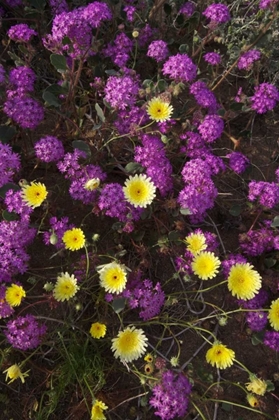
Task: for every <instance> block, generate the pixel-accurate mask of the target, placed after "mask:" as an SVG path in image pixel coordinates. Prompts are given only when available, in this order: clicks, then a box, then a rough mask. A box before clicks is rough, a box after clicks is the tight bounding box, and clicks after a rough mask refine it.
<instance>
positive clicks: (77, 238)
mask: <svg viewBox="0 0 279 420" xmlns="http://www.w3.org/2000/svg"><path fill="white" fill-rule="evenodd" d="M62 241H63V242H64V244H65V248H66V249H69V250H70V251H77V250H78V249H81V248H83V247H84V245H85V236H84V233H83V231H82V230H81V229H79V228H73V229H70V230H66V232H65V233H64V235H63V237H62Z"/></svg>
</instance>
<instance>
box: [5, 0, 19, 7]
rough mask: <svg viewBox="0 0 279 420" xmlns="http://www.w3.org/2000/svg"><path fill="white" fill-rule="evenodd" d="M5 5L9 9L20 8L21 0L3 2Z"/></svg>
mask: <svg viewBox="0 0 279 420" xmlns="http://www.w3.org/2000/svg"><path fill="white" fill-rule="evenodd" d="M5 3H6V4H7V5H8V6H10V7H18V6H22V0H5Z"/></svg>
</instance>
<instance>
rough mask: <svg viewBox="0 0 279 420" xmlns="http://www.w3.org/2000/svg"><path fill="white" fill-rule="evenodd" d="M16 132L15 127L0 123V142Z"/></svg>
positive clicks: (11, 136) (5, 140) (5, 141)
mask: <svg viewBox="0 0 279 420" xmlns="http://www.w3.org/2000/svg"><path fill="white" fill-rule="evenodd" d="M15 134H16V128H15V127H13V126H7V125H0V140H1V141H2V143H7V142H8V141H10V140H11V139H12V138H13V137H14V135H15Z"/></svg>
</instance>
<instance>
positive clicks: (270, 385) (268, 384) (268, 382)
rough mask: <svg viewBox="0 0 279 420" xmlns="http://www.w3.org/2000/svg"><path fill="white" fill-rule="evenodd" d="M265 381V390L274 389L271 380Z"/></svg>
mask: <svg viewBox="0 0 279 420" xmlns="http://www.w3.org/2000/svg"><path fill="white" fill-rule="evenodd" d="M265 382H266V383H267V387H266V390H267V392H270V391H274V390H275V386H274V383H273V382H271V381H270V380H269V379H268V380H267V381H265Z"/></svg>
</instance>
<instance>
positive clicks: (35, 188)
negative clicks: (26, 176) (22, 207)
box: [21, 182, 48, 209]
mask: <svg viewBox="0 0 279 420" xmlns="http://www.w3.org/2000/svg"><path fill="white" fill-rule="evenodd" d="M47 194H48V192H47V190H46V186H45V185H44V184H41V183H40V182H31V184H30V185H24V186H23V187H22V192H21V196H22V200H23V201H24V202H25V203H26V204H27V205H28V206H29V207H32V208H33V209H34V208H35V207H39V206H40V205H41V204H42V202H43V201H44V200H45V199H46V197H47Z"/></svg>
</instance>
